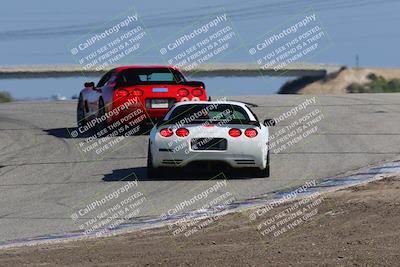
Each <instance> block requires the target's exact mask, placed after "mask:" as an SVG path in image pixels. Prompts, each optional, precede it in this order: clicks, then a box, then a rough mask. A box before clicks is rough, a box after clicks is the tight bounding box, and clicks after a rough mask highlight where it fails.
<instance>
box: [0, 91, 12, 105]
mask: <svg viewBox="0 0 400 267" xmlns="http://www.w3.org/2000/svg"><path fill="white" fill-rule="evenodd" d="M11 101H13V98H12V96H11V95H10V93H8V92H1V91H0V103H5V102H11Z"/></svg>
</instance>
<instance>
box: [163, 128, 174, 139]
mask: <svg viewBox="0 0 400 267" xmlns="http://www.w3.org/2000/svg"><path fill="white" fill-rule="evenodd" d="M173 134H174V132H173V131H172V130H171V129H169V128H163V129H161V130H160V135H161V136H162V137H170V136H172V135H173Z"/></svg>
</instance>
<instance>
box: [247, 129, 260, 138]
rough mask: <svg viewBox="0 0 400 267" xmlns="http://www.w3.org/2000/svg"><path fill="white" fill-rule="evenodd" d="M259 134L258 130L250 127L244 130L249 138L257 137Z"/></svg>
mask: <svg viewBox="0 0 400 267" xmlns="http://www.w3.org/2000/svg"><path fill="white" fill-rule="evenodd" d="M257 134H258V132H257V130H256V129H253V128H249V129H247V130H246V131H244V135H246V136H247V137H249V138H253V137H256V136H257Z"/></svg>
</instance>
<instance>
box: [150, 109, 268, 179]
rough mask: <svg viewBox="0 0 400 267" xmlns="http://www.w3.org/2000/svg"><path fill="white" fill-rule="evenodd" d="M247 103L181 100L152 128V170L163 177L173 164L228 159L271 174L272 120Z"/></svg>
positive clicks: (258, 172)
mask: <svg viewBox="0 0 400 267" xmlns="http://www.w3.org/2000/svg"><path fill="white" fill-rule="evenodd" d="M272 125H275V122H274V121H273V120H271V119H268V120H265V121H264V123H263V124H261V123H260V122H259V120H258V118H257V117H256V115H255V114H254V113H253V112H252V111H251V109H250V108H249V107H248V105H247V104H245V103H241V102H233V101H225V102H219V101H186V102H179V103H176V104H175V105H174V106H173V107H172V108H171V110H170V111H169V112H168V113H167V114H166V115H165V117H164V119H163V120H162V121H159V122H158V123H157V124H156V125H155V126H154V127H153V129H152V130H151V132H150V140H149V149H148V160H147V171H148V176H149V177H158V176H161V174H163V173H165V171H166V170H171V169H172V168H174V169H176V168H181V167H185V166H191V165H192V164H193V165H197V166H199V165H200V166H202V165H203V164H204V166H205V165H206V164H208V163H223V164H225V165H226V164H227V165H228V166H230V167H232V168H251V169H249V170H251V176H253V177H254V176H255V177H268V176H269V150H268V140H269V132H268V126H272Z"/></svg>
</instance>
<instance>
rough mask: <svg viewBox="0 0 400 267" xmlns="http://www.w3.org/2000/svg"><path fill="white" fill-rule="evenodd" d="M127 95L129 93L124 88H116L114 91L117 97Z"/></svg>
mask: <svg viewBox="0 0 400 267" xmlns="http://www.w3.org/2000/svg"><path fill="white" fill-rule="evenodd" d="M127 95H129V92H128V91H127V90H125V89H118V90H117V91H115V96H116V97H117V98H120V97H125V96H127Z"/></svg>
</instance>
